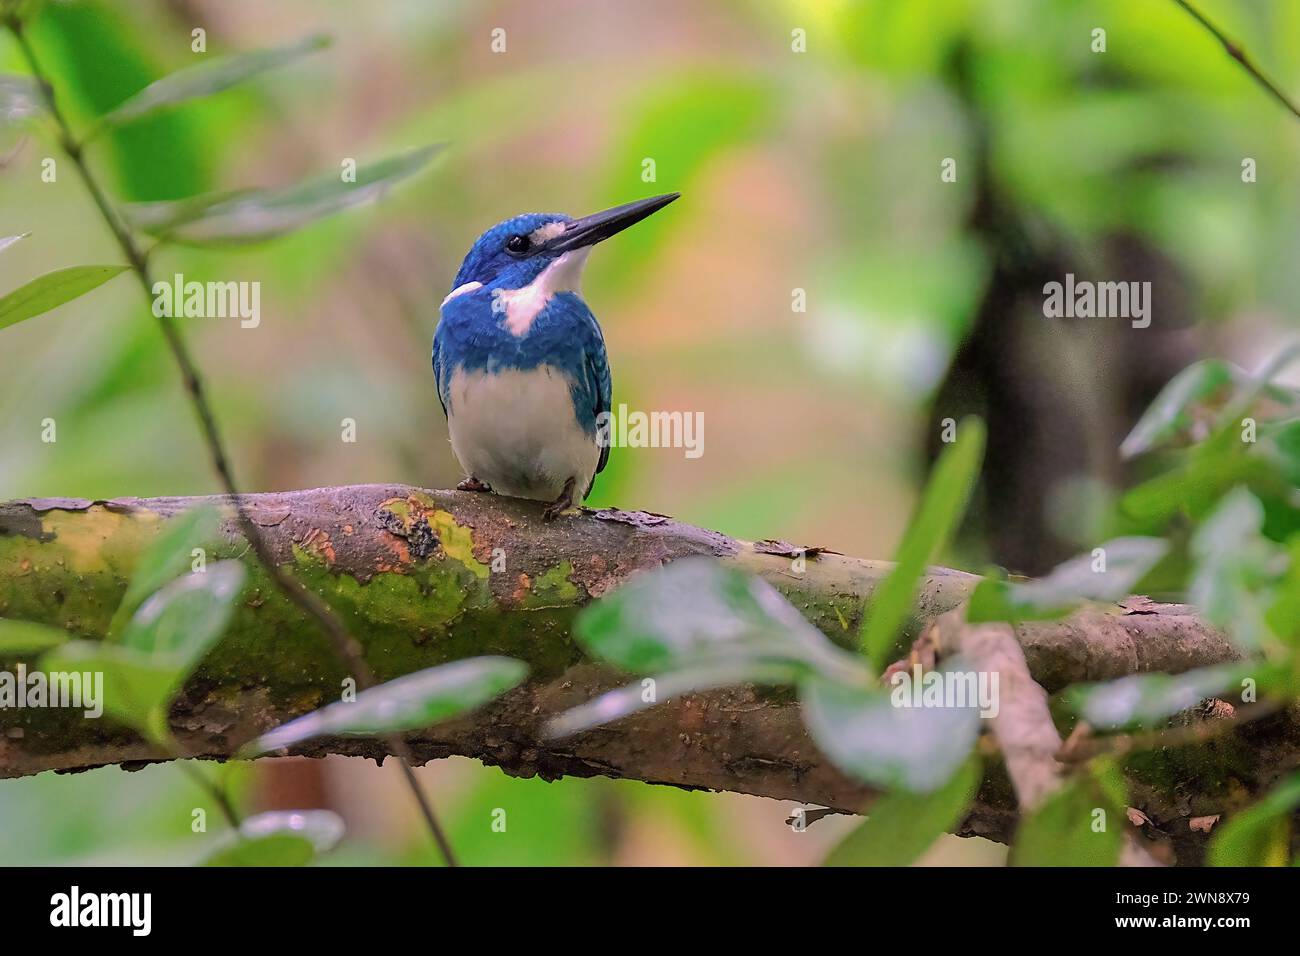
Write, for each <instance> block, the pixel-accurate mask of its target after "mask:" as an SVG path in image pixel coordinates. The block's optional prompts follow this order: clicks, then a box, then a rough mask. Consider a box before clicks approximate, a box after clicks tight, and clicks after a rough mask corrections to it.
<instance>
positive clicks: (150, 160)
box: [26, 0, 244, 199]
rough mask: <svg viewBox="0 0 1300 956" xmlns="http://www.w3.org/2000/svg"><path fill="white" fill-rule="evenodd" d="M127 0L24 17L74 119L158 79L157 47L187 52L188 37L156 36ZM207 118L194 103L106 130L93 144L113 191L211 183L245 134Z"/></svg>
mask: <svg viewBox="0 0 1300 956" xmlns="http://www.w3.org/2000/svg"><path fill="white" fill-rule="evenodd" d="M130 7H131V5H130V4H122V3H110V2H106V0H78V2H76V3H51V4H47V5H46V6H45V9H44V10H42V12H41V15H40V16H38V17H34V18H33V19H32V20H31V22H30V23H29V24H28V25H27V28H26V31H27V33H28V36H29V38H30V40H31V41H32V43H33V45H34V46H35V47H36V49H37V51H38V52H39V54H40V57H41V63H42V65H43V66H44V67H45V69H46V70H47V71H48V72H49V74H50V75H51V76H53V77H55V78H56V87H57V90H56V95H57V97H58V99H59V104H60V106H61V108H62V109H63V110H64V112H65V113H67V114H68V116H69V119H71V120H73V121H74V122H75V121H78V120H82V119H86V120H91V119H93V118H94V117H97V116H102V115H103V114H104V113H107V112H109V111H110V110H112V109H113V108H115V107H116V106H117V105H118V104H119V103H122V102H123V101H125V100H126V99H128V98H130V97H132V96H134V95H135V94H136V93H138V92H140V90H142V89H144V88H145V87H146V86H148V85H149V84H150V83H152V82H153V81H154V80H156V79H158V77H159V76H161V75H162V73H164V72H166V69H165V68H164V67H163V65H162V62H161V61H160V59H159V57H158V56H157V51H158V50H159V49H161V48H166V47H169V46H171V47H172V49H174V50H177V49H178V48H179V49H184V51H185V52H184V53H183V54H182V55H183V56H184V57H186V58H188V57H189V56H190V55H191V54H190V53H189V43H188V42H186V43H185V44H184V46H183V47H181V46H180V45H179V44H177V45H172V44H169V43H165V42H163V43H160V42H159V41H160V39H161V38H160V36H159V35H158V31H157V30H147V29H141V27H142V24H143V22H145V21H142V19H141V16H142V15H141V14H138V13H132V12H131V9H130ZM206 120H207V122H206V123H205V117H204V116H202V115H200V114H199V112H198V111H197V110H173V111H170V112H166V113H156V114H154V115H153V116H147V117H144V118H143V119H141V120H139V121H138V122H136V123H132V124H131V125H130V126H128V127H123V128H121V129H114V130H111V131H110V132H109V133H108V134H107V136H105V137H104V139H103V140H102V141H101V143H100V144H99V145H100V149H101V151H102V154H103V156H104V159H106V160H108V161H109V162H111V163H112V168H113V171H114V172H115V173H116V178H117V185H118V189H117V190H116V191H117V192H118V193H119V194H120V195H121V196H123V197H124V198H127V199H174V198H177V197H181V196H193V195H195V194H197V193H200V192H203V191H204V190H207V189H209V188H211V186H210V183H211V181H212V170H213V169H215V168H217V167H219V166H221V165H222V163H223V158H224V157H225V155H227V154H228V153H233V152H234V151H235V150H237V149H239V148H240V144H241V142H243V141H244V136H243V127H242V126H239V127H234V128H232V127H228V126H223V127H221V128H219V129H214V128H213V124H212V122H211V120H212V117H211V116H208V117H206ZM214 134H215V135H214ZM228 144H229V145H228Z"/></svg>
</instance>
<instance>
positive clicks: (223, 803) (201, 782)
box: [177, 755, 240, 835]
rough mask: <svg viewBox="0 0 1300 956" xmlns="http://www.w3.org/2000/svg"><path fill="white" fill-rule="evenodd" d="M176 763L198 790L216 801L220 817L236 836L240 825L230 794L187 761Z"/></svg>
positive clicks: (181, 760) (182, 760) (237, 812)
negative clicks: (223, 818) (224, 819)
mask: <svg viewBox="0 0 1300 956" xmlns="http://www.w3.org/2000/svg"><path fill="white" fill-rule="evenodd" d="M178 756H179V755H178ZM177 763H178V764H179V766H180V768H181V770H182V771H184V773H185V775H186V776H187V777H189V778H190V779H191V780H193V781H194V783H195V784H196V785H197V786H198V788H199V789H200V790H203V791H205V792H206V793H207V794H208V795H209V796H211V797H212V799H213V800H215V801H216V804H217V807H218V808H219V809H220V810H221V815H222V816H223V817H225V818H226V822H227V823H229V824H230V828H231V829H232V830H234V831H235V834H236V835H238V834H239V823H240V819H239V811H238V810H236V809H235V804H234V802H233V801H231V799H230V794H229V793H227V792H226V788H225V787H223V786H222V785H221V784H219V783H217V782H216V781H215V780H212V779H209V777H208V775H207V774H205V773H204V772H203V771H202V770H200V769H199V768H198V767H195V766H194V765H192V764H191V763H190V762H189V761H188V760H185V759H184V758H182V759H180V760H178V761H177Z"/></svg>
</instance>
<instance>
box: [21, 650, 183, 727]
mask: <svg viewBox="0 0 1300 956" xmlns="http://www.w3.org/2000/svg"><path fill="white" fill-rule="evenodd" d="M41 668H42V669H43V670H45V671H47V672H51V671H64V672H72V671H78V672H82V673H86V672H90V673H96V672H97V673H101V674H103V681H104V683H103V691H104V693H103V706H104V712H105V713H106V714H108V715H109V716H111V717H115V718H117V719H118V720H120V721H121V722H122V723H124V724H126V725H127V726H128V727H131V728H133V729H135V730H136V731H138V732H139V733H141V734H142V735H144V736H145V737H147V738H148V739H150V740H152V741H154V742H155V743H165V742H166V741H167V739H168V729H167V705H168V704H169V703H170V701H171V698H172V696H173V695H174V693H175V692H176V690H177V689H178V687H179V685H180V683H181V678H180V674H181V671H180V669H179V668H178V667H176V666H175V665H174V664H172V663H171V662H169V661H163V660H154V659H152V658H150V657H148V656H147V655H145V654H141V653H139V652H137V651H131V650H127V649H126V648H122V647H118V646H116V645H112V644H104V643H101V642H99V641H68V642H67V643H66V644H63V645H62V646H60V647H58V648H57V649H55V650H53V651H50V652H48V653H46V654H45V655H43V656H42V657H41Z"/></svg>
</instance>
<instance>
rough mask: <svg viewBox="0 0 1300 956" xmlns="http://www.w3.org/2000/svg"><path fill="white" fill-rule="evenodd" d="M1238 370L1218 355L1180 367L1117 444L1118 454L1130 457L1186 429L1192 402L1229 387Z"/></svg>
mask: <svg viewBox="0 0 1300 956" xmlns="http://www.w3.org/2000/svg"><path fill="white" fill-rule="evenodd" d="M1238 377H1239V370H1236V369H1234V367H1233V366H1232V365H1230V364H1229V363H1227V362H1225V361H1223V360H1222V359H1204V360H1202V361H1200V362H1196V363H1194V364H1192V365H1189V366H1188V367H1187V368H1185V369H1183V370H1182V371H1181V372H1179V373H1178V374H1177V375H1175V376H1174V377H1173V378H1172V379H1170V380H1169V382H1168V384H1166V385H1165V387H1164V388H1162V389H1161V390H1160V394H1159V395H1157V396H1156V398H1155V401H1153V402H1152V403H1151V405H1150V407H1148V408H1147V410H1146V411H1145V412H1144V413H1143V414H1142V417H1141V418H1139V419H1138V422H1137V424H1136V425H1134V426H1133V430H1132V431H1131V432H1129V434H1128V437H1127V438H1125V439H1124V441H1123V443H1122V444H1121V445H1120V446H1119V451H1120V455H1121V456H1123V457H1124V458H1133V457H1134V456H1136V455H1140V454H1142V453H1143V452H1145V451H1149V450H1151V449H1152V448H1155V447H1156V446H1157V445H1160V444H1163V443H1164V442H1166V441H1168V440H1169V439H1171V438H1173V437H1174V436H1176V435H1179V434H1181V433H1184V432H1186V431H1188V430H1189V429H1190V428H1191V426H1192V424H1193V414H1194V412H1195V408H1194V406H1196V405H1197V404H1198V403H1201V402H1204V401H1206V400H1207V399H1210V398H1212V397H1218V396H1220V395H1223V394H1225V393H1226V391H1227V390H1228V389H1231V388H1232V387H1233V385H1234V384H1235V382H1236V381H1237V379H1238Z"/></svg>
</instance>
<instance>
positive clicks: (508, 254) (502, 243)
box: [449, 193, 679, 298]
mask: <svg viewBox="0 0 1300 956" xmlns="http://www.w3.org/2000/svg"><path fill="white" fill-rule="evenodd" d="M678 195H679V194H678V193H668V194H667V195H664V196H655V197H653V198H651V199H642V200H638V201H637V202H631V203H627V204H626V205H623V206H615V207H614V208H613V209H607V210H605V211H604V212H598V213H596V214H595V215H592V216H584V217H582V218H581V219H573V218H571V217H569V216H565V215H562V214H560V213H543V212H534V213H525V214H524V215H522V216H515V217H514V218H513V219H507V220H506V221H505V222H502V223H498V224H497V225H495V226H493V227H492V228H491V229H489V230H488V231H487V232H485V233H483V235H481V236H479V237H478V239H477V240H476V241H475V243H474V245H473V247H472V248H471V249H470V250H469V254H468V255H467V256H465V261H464V262H463V263H461V267H460V271H459V272H457V273H456V280H455V281H454V282H453V283H452V296H454V295H456V293H457V292H458V291H459V290H462V289H466V288H478V287H486V288H490V289H523V288H525V287H527V286H530V285H532V283H533V281H534V280H535V279H537V277H538V276H540V275H542V273H544V272H546V271H547V269H548V268H551V267H552V266H554V268H552V269H551V274H555V273H572V275H566V276H558V275H556V276H555V279H554V282H559V281H561V279H565V278H567V279H569V280H571V281H575V282H576V278H577V273H578V272H580V270H581V267H582V263H583V262H584V261H585V260H586V256H587V253H588V252H590V250H591V247H592V246H593V245H595V244H596V243H598V242H600V241H601V240H602V239H608V238H609V237H610V236H612V235H614V234H615V233H618V232H621V231H622V230H624V229H626V228H627V227H628V226H631V225H634V224H635V223H638V222H640V221H641V220H642V219H644V218H646V217H647V216H649V215H650V214H651V213H654V212H657V211H658V210H660V209H662V208H663V207H664V206H666V205H668V204H669V203H670V202H672V201H673V200H674V199H676V198H677V197H678ZM566 267H567V268H566ZM574 288H576V285H575V286H574ZM449 298H450V296H449Z"/></svg>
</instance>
